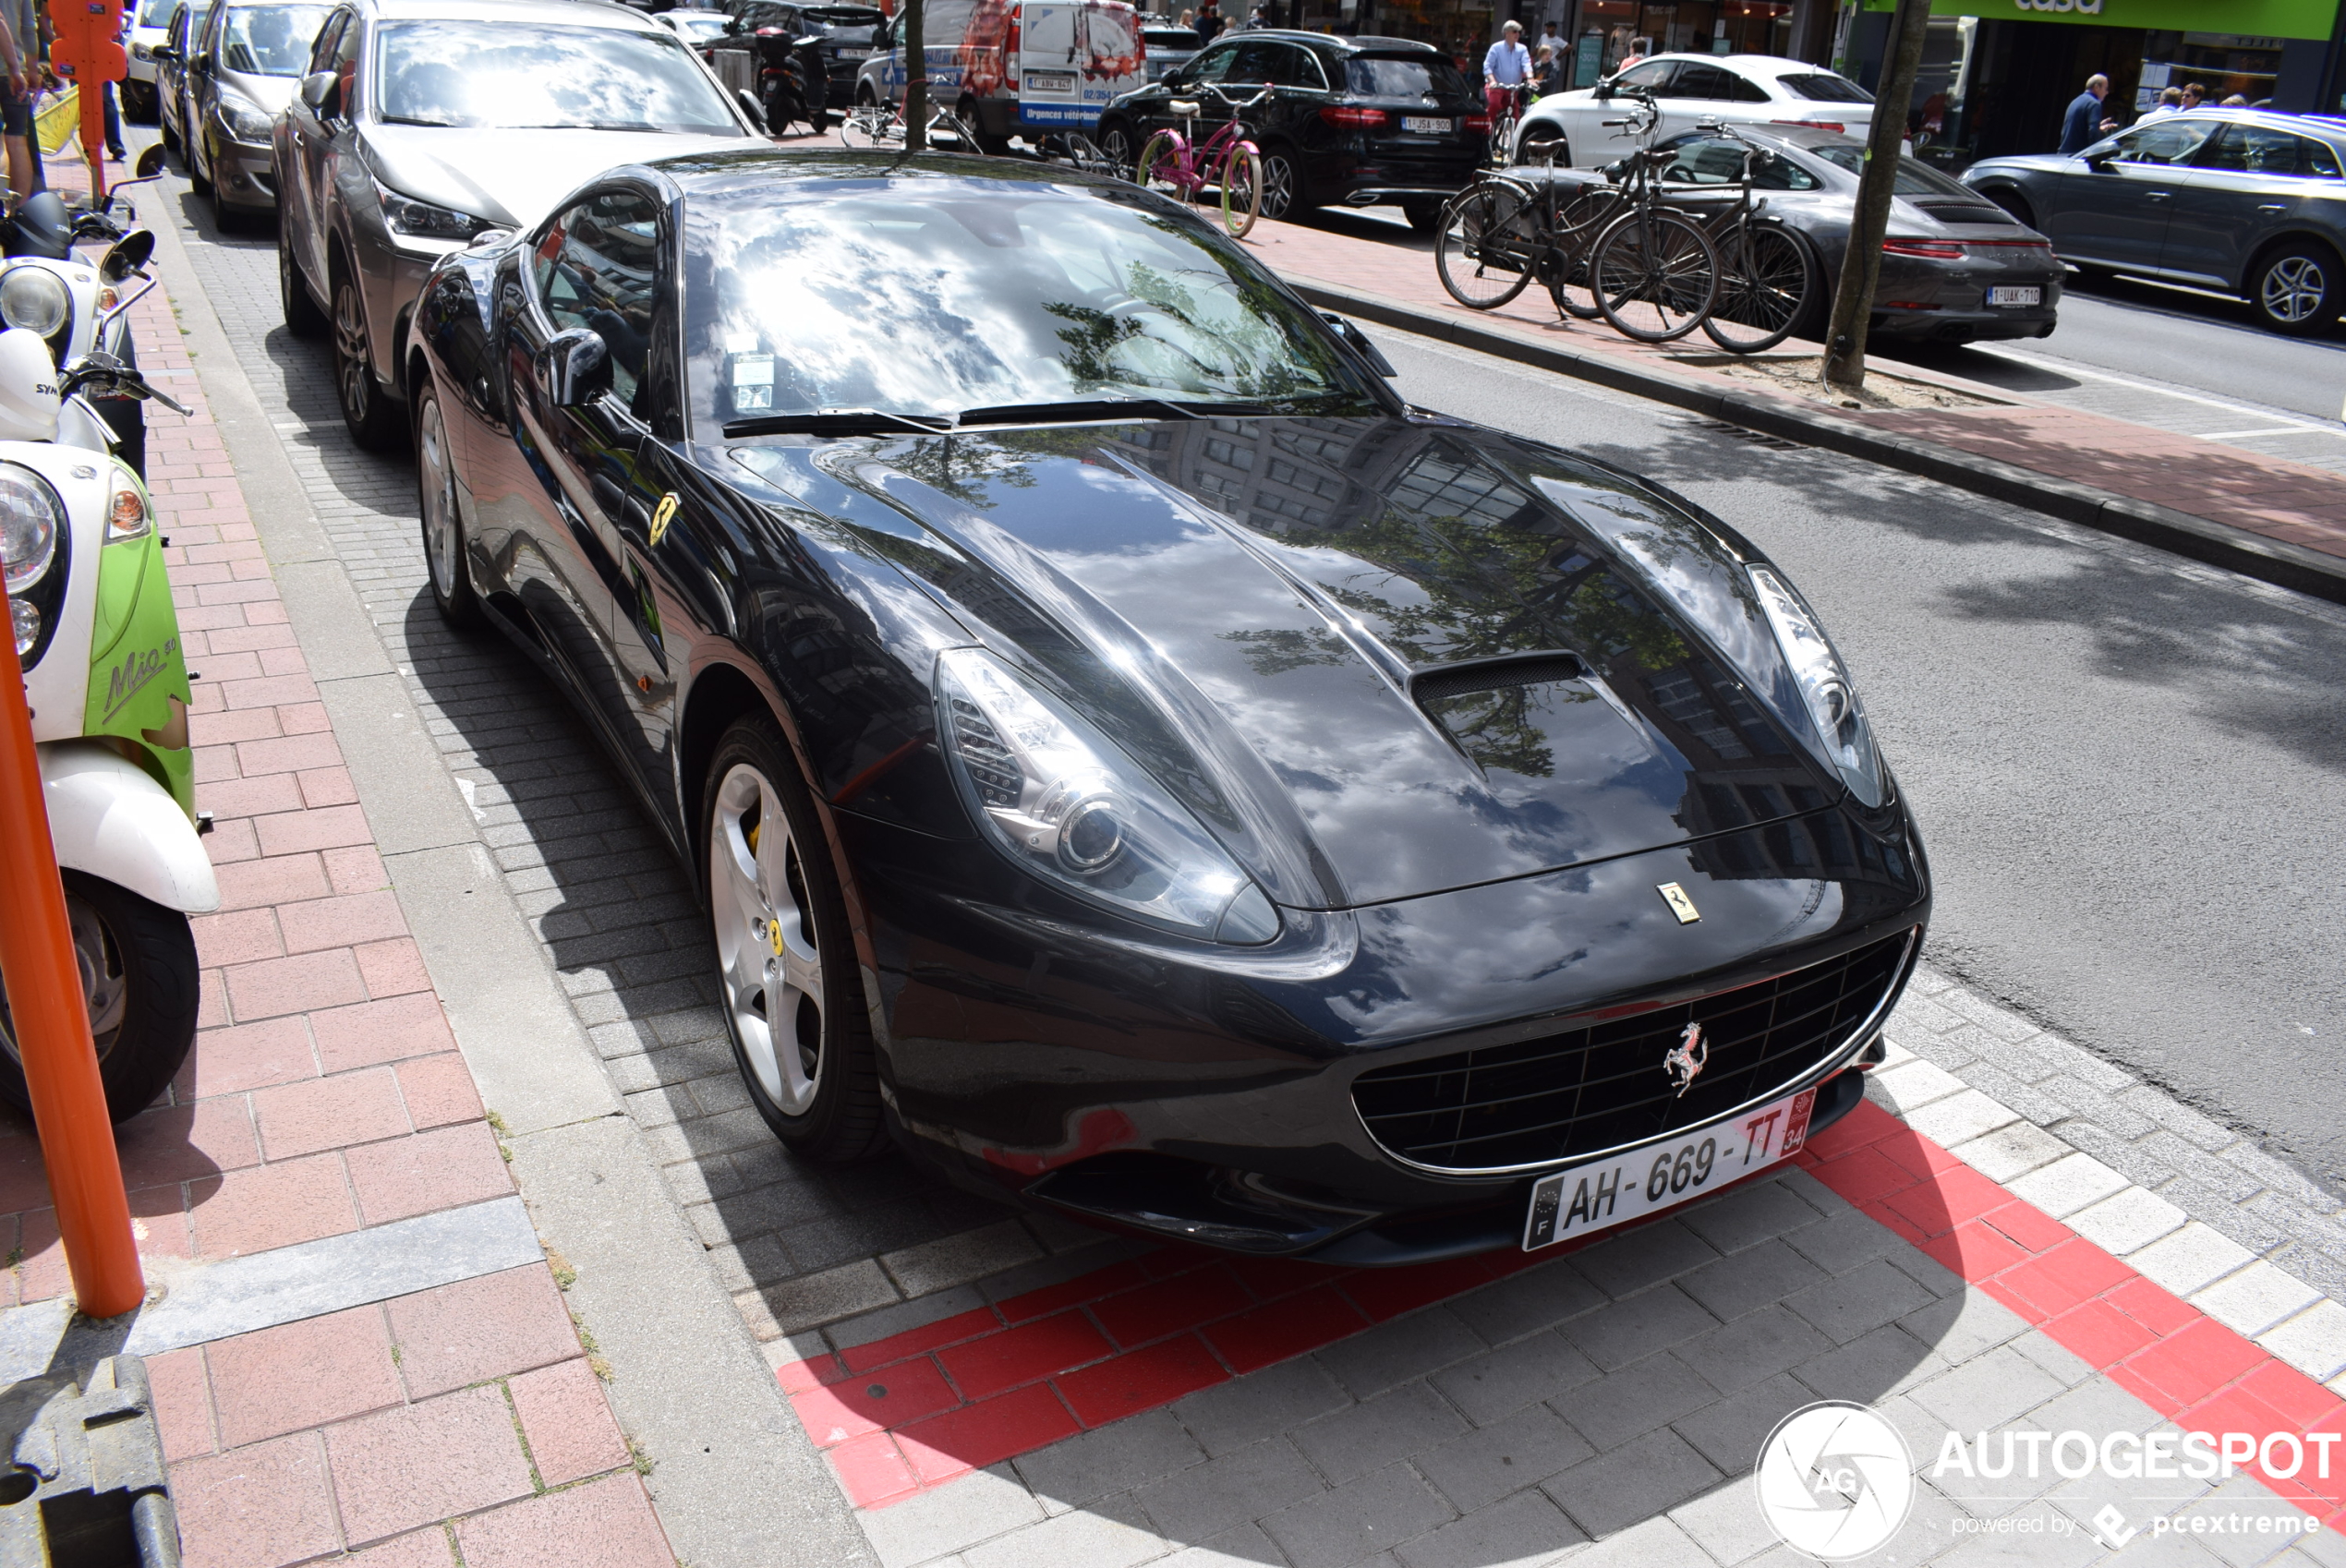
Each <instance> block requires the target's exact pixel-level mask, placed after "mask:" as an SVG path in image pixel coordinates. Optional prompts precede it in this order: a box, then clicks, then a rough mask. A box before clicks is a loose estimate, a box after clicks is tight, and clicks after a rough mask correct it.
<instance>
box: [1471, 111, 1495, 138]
mask: <svg viewBox="0 0 2346 1568" xmlns="http://www.w3.org/2000/svg"><path fill="white" fill-rule="evenodd" d="M1466 128H1467V129H1469V130H1470V131H1473V132H1474V133H1475V134H1476V135H1478V136H1489V135H1490V134H1491V116H1490V115H1468V116H1467V117H1466Z"/></svg>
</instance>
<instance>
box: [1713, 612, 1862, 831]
mask: <svg viewBox="0 0 2346 1568" xmlns="http://www.w3.org/2000/svg"><path fill="white" fill-rule="evenodd" d="M1746 570H1747V572H1748V573H1750V577H1751V585H1752V587H1754V588H1755V589H1757V590H1758V591H1759V594H1760V613H1761V614H1763V615H1765V616H1766V617H1767V618H1768V625H1769V627H1770V629H1771V630H1772V631H1773V632H1774V633H1775V634H1776V645H1777V646H1778V647H1780V648H1782V649H1783V650H1784V664H1785V666H1786V667H1787V668H1789V669H1791V671H1792V679H1793V681H1795V682H1796V684H1797V685H1798V686H1799V688H1800V695H1801V699H1802V700H1803V701H1804V702H1805V703H1806V704H1807V705H1808V718H1809V719H1810V720H1811V722H1813V723H1814V724H1815V725H1816V736H1817V739H1818V740H1819V741H1820V742H1822V744H1823V755H1824V757H1825V760H1827V761H1828V762H1830V763H1832V766H1834V767H1835V768H1837V769H1839V770H1840V773H1841V777H1842V778H1844V780H1845V781H1846V782H1847V783H1848V785H1849V792H1850V793H1851V794H1853V795H1855V796H1856V797H1857V799H1858V800H1860V801H1862V802H1865V803H1866V804H1867V805H1868V806H1878V805H1880V804H1881V802H1882V801H1883V800H1884V799H1885V798H1887V795H1888V790H1886V789H1885V788H1884V785H1883V779H1882V772H1881V759H1880V757H1879V756H1878V755H1876V754H1875V752H1874V743H1873V730H1872V728H1871V727H1870V726H1868V724H1867V723H1866V710H1865V706H1864V705H1863V704H1861V703H1860V702H1858V701H1857V686H1856V681H1852V680H1850V679H1849V671H1848V669H1847V668H1846V667H1844V665H1843V664H1842V662H1841V655H1840V654H1839V652H1837V651H1836V650H1835V649H1834V647H1833V645H1832V639H1831V638H1829V637H1827V636H1826V635H1825V633H1824V628H1823V627H1822V626H1820V625H1819V624H1818V622H1817V616H1816V612H1815V611H1814V610H1812V609H1809V608H1808V603H1807V601H1805V600H1804V599H1802V598H1801V597H1800V596H1799V595H1798V594H1796V593H1794V592H1793V591H1792V586H1791V585H1790V584H1788V583H1786V582H1785V581H1784V579H1783V578H1781V577H1779V576H1777V575H1776V574H1775V573H1773V572H1772V571H1771V570H1769V569H1768V568H1767V567H1765V566H1753V567H1748V568H1747V569H1746Z"/></svg>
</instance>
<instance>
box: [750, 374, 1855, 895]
mask: <svg viewBox="0 0 2346 1568" xmlns="http://www.w3.org/2000/svg"><path fill="white" fill-rule="evenodd" d="M735 455H736V456H737V457H738V458H739V459H740V460H741V461H742V462H743V463H744V464H745V465H746V466H749V467H751V468H752V469H753V470H754V471H756V472H758V473H760V474H762V475H764V476H766V477H768V478H769V479H771V480H773V481H774V482H775V483H776V484H778V485H780V486H781V487H782V488H785V489H788V490H791V491H792V493H793V494H795V495H796V496H798V497H799V498H800V499H801V500H802V501H807V502H809V503H811V504H813V505H815V506H816V508H817V510H820V511H823V512H826V513H833V514H834V515H837V516H839V517H840V521H843V522H846V523H848V524H850V525H859V524H860V525H861V531H862V532H863V533H864V535H865V537H866V538H867V539H868V540H869V541H870V542H871V543H872V544H873V546H874V547H875V548H876V549H877V550H878V552H880V553H883V554H886V555H888V556H889V557H890V558H891V559H893V560H895V561H897V562H898V563H899V564H900V565H901V566H902V567H904V568H905V569H906V570H908V571H909V572H911V573H913V575H914V576H916V577H918V578H920V579H922V580H924V581H925V582H926V583H927V584H928V585H930V586H931V588H932V590H933V591H934V592H935V593H936V594H937V597H941V598H943V599H944V600H945V601H946V602H947V603H948V604H949V607H950V608H951V609H953V610H954V612H955V613H956V614H957V615H958V616H959V617H960V618H961V620H962V621H963V622H964V623H965V624H967V625H969V626H971V627H972V629H973V631H974V632H975V633H977V634H978V635H979V636H980V637H981V638H982V639H983V640H984V641H986V643H987V644H989V645H994V646H996V647H998V648H1000V649H1003V650H1005V651H1010V650H1013V649H1014V650H1015V651H1016V653H1017V654H1018V655H1021V656H1023V661H1024V662H1026V663H1028V664H1029V666H1030V667H1031V668H1039V669H1041V670H1043V671H1046V672H1047V674H1048V675H1049V676H1051V677H1054V678H1056V683H1057V684H1058V686H1059V688H1060V690H1061V691H1062V694H1064V695H1066V696H1068V697H1069V698H1070V700H1072V701H1074V702H1075V703H1076V704H1077V705H1078V706H1082V707H1083V708H1085V710H1086V711H1088V712H1090V713H1091V714H1092V715H1093V717H1094V718H1095V719H1096V720H1098V721H1099V722H1100V724H1101V726H1102V728H1103V729H1105V730H1107V732H1108V733H1110V734H1111V735H1113V736H1115V737H1116V738H1117V739H1118V740H1119V742H1120V743H1122V744H1123V745H1124V746H1125V747H1126V749H1127V750H1128V751H1130V752H1131V753H1132V754H1135V755H1136V756H1138V757H1140V758H1141V759H1142V760H1143V762H1144V763H1145V764H1146V765H1147V766H1150V767H1151V769H1152V770H1153V771H1154V772H1155V774H1156V775H1157V777H1158V778H1160V779H1162V780H1163V781H1165V782H1166V783H1167V786H1168V787H1169V788H1172V789H1173V790H1175V791H1176V792H1177V793H1179V794H1181V795H1182V796H1183V798H1184V799H1185V800H1186V801H1187V802H1188V803H1189V804H1190V805H1191V808H1192V809H1193V810H1195V811H1197V813H1198V814H1199V816H1200V818H1201V819H1202V820H1203V821H1205V822H1206V824H1207V825H1208V826H1209V827H1211V828H1212V829H1213V830H1214V831H1215V833H1216V834H1217V836H1219V837H1221V838H1223V840H1224V842H1225V843H1226V844H1227V846H1228V847H1229V848H1230V849H1231V850H1232V852H1233V853H1234V854H1235V855H1237V856H1238V858H1239V859H1240V861H1241V862H1244V863H1246V864H1247V865H1248V867H1249V869H1250V870H1251V871H1252V872H1253V873H1254V874H1256V875H1257V877H1258V878H1260V879H1261V880H1262V881H1263V882H1264V886H1265V887H1266V889H1267V890H1268V891H1270V893H1271V894H1272V896H1273V898H1275V899H1278V900H1279V901H1280V902H1283V903H1288V904H1290V905H1295V906H1299V907H1336V906H1348V905H1359V904H1367V903H1375V902H1381V901H1385V900H1390V899H1402V898H1409V897H1413V896H1417V895H1421V894H1426V893H1432V892H1436V891H1441V890H1445V889H1448V888H1454V887H1463V886H1468V885H1472V884H1478V883H1486V882H1493V881H1499V880H1503V879H1506V878H1510V877H1516V876H1523V875H1529V874H1535V873H1540V872H1546V871H1554V870H1556V869H1559V868H1563V867H1568V866H1575V865H1583V864H1587V863H1589V862H1596V861H1602V860H1606V859H1609V858H1612V857H1614V856H1619V855H1625V854H1630V853H1634V852H1637V851H1639V850H1650V849H1653V848H1656V847H1659V846H1663V845H1667V844H1675V843H1679V842H1682V841H1685V840H1687V839H1688V838H1698V837H1701V836H1705V835H1709V834H1712V833H1719V832H1724V831H1727V830H1730V829H1735V828H1743V827H1747V826H1751V825H1752V824H1754V823H1756V822H1764V821H1770V820H1773V819H1776V818H1779V817H1783V816H1786V815H1789V814H1794V813H1797V812H1802V811H1808V810H1812V809H1814V808H1815V807H1817V806H1820V805H1822V804H1824V803H1826V802H1829V801H1831V800H1832V799H1834V798H1836V797H1837V796H1839V794H1840V793H1841V792H1842V790H1841V786H1840V784H1839V782H1838V779H1837V777H1836V776H1832V775H1830V774H1827V773H1826V772H1824V771H1823V770H1821V769H1820V767H1819V766H1818V765H1816V764H1815V763H1814V762H1813V761H1812V760H1811V759H1810V757H1809V755H1808V753H1806V752H1805V751H1804V750H1803V749H1802V748H1801V746H1800V745H1799V744H1798V743H1796V741H1795V739H1794V736H1793V732H1792V731H1791V730H1790V729H1789V728H1788V727H1787V723H1786V721H1785V716H1786V715H1787V714H1790V713H1796V712H1797V711H1799V710H1798V708H1797V706H1796V705H1797V703H1798V697H1797V694H1796V691H1795V690H1794V689H1793V688H1791V687H1790V685H1789V684H1788V681H1789V677H1788V676H1783V675H1782V670H1781V664H1782V661H1781V656H1780V655H1779V654H1778V653H1777V652H1776V648H1775V645H1774V643H1773V641H1772V636H1771V634H1770V633H1768V632H1767V631H1766V629H1765V624H1764V622H1763V621H1760V617H1759V612H1758V609H1757V606H1756V603H1754V602H1752V600H1751V594H1750V589H1749V586H1748V583H1747V579H1746V578H1744V576H1743V574H1742V570H1741V567H1740V566H1739V565H1738V564H1736V558H1737V555H1738V554H1739V553H1744V552H1747V551H1748V547H1747V546H1745V545H1742V544H1741V543H1740V541H1735V542H1733V543H1730V542H1728V541H1729V539H1730V538H1731V536H1725V534H1724V531H1723V529H1716V528H1715V525H1713V526H1706V525H1704V524H1702V523H1700V522H1698V521H1697V520H1696V519H1695V517H1694V516H1693V515H1692V514H1691V513H1690V512H1688V511H1685V510H1680V509H1679V508H1678V507H1676V506H1674V505H1672V504H1671V503H1670V502H1668V501H1665V500H1663V498H1661V497H1660V496H1658V495H1657V494H1656V493H1654V492H1652V491H1651V490H1649V489H1646V488H1641V487H1639V485H1637V484H1636V483H1634V482H1632V481H1630V480H1628V479H1626V478H1625V477H1624V476H1621V475H1619V474H1618V473H1616V472H1614V471H1613V470H1610V469H1608V468H1605V467H1603V466H1602V465H1601V464H1594V463H1591V462H1587V461H1584V460H1579V459H1576V458H1573V457H1570V456H1568V455H1566V454H1565V453H1562V452H1556V451H1554V449H1549V448H1543V447H1539V446H1536V445H1532V444H1530V443H1528V442H1521V441H1517V440H1512V439H1511V438H1507V437H1504V436H1501V435H1499V434H1497V433H1495V432H1490V431H1484V430H1481V429H1477V428H1472V427H1465V426H1460V425H1456V424H1452V423H1450V422H1447V421H1423V420H1418V419H1408V420H1404V419H1389V420H1387V419H1364V420H1329V419H1268V418H1266V419H1259V420H1197V421H1189V422H1167V423H1162V424H1150V425H1143V426H1126V427H1087V428H1048V429H1036V430H1026V431H1017V432H1002V433H999V434H988V435H979V436H956V437H954V438H952V439H951V440H949V441H948V440H902V441H871V442H851V443H831V444H830V445H829V446H828V447H827V448H809V447H782V446H769V447H757V448H744V449H736V453H735ZM875 503H877V505H876V504H875ZM882 507H884V508H885V509H886V512H887V513H889V514H892V515H882V513H881V508H882ZM901 519H909V520H911V522H912V523H913V524H914V525H916V529H905V528H904V527H903V526H902V523H901V521H900V520H901ZM1621 534H1628V535H1635V536H1638V537H1640V538H1642V539H1643V540H1644V541H1646V542H1645V543H1642V544H1639V543H1636V542H1635V541H1634V540H1633V541H1632V542H1631V544H1630V545H1628V546H1624V545H1623V544H1622V543H1620V542H1619V541H1618V540H1617V539H1614V536H1615V535H1621ZM1625 551H1626V553H1625ZM1639 555H1644V556H1647V557H1651V560H1650V561H1649V562H1648V565H1647V566H1646V567H1644V568H1640V567H1639V566H1637V565H1635V564H1633V563H1632V562H1633V559H1634V558H1635V557H1637V556H1639ZM1738 671H1739V673H1738ZM1780 677H1781V678H1780Z"/></svg>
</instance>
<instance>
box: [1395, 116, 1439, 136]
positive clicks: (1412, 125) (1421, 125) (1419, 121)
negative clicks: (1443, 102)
mask: <svg viewBox="0 0 2346 1568" xmlns="http://www.w3.org/2000/svg"><path fill="white" fill-rule="evenodd" d="M1401 128H1402V129H1403V130H1405V131H1415V132H1416V133H1417V134H1418V135H1420V136H1448V135H1449V134H1450V122H1449V121H1447V120H1438V119H1435V118H1433V116H1432V115H1402V116H1401Z"/></svg>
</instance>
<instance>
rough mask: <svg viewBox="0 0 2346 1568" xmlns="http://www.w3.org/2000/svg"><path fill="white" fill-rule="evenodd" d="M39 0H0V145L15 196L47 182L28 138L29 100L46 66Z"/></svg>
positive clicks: (40, 83) (10, 185) (39, 188)
mask: <svg viewBox="0 0 2346 1568" xmlns="http://www.w3.org/2000/svg"><path fill="white" fill-rule="evenodd" d="M41 26H42V18H41V0H0V30H6V34H7V36H8V38H9V39H10V41H11V42H10V43H9V46H8V47H9V56H8V57H9V62H10V64H11V66H12V67H14V68H12V69H11V70H10V71H9V73H8V87H7V92H6V96H0V147H5V148H6V151H7V158H8V188H9V189H10V190H12V191H14V192H16V194H17V197H18V199H19V200H21V199H24V198H25V197H28V196H30V195H31V194H32V193H33V192H34V191H37V190H46V189H47V188H48V187H49V182H48V179H47V177H46V175H44V174H43V172H42V167H41V154H40V151H38V149H37V148H36V147H35V146H34V144H33V140H32V101H33V99H34V97H35V96H36V95H37V94H39V92H40V91H41V86H42V78H44V77H45V76H46V74H47V70H48V67H47V66H45V65H44V64H43V63H42V61H43V58H44V56H45V55H46V54H47V51H46V50H45V49H44V48H43V47H42V31H41Z"/></svg>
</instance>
